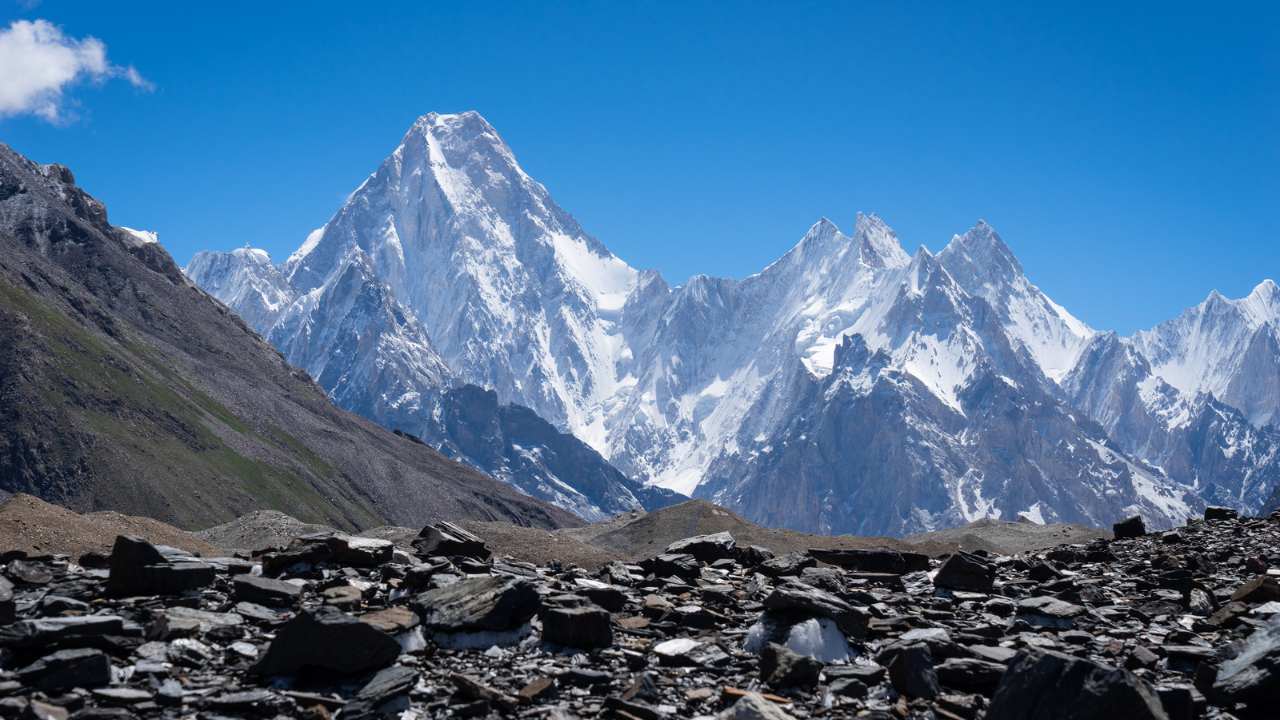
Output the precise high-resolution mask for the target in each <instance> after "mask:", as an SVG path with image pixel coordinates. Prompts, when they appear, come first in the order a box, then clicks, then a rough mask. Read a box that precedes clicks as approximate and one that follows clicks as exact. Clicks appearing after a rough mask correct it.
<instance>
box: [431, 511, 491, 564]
mask: <svg viewBox="0 0 1280 720" xmlns="http://www.w3.org/2000/svg"><path fill="white" fill-rule="evenodd" d="M413 549H414V551H415V552H417V553H418V555H419V556H420V557H424V558H425V557H433V556H441V557H447V558H452V557H468V558H474V559H476V560H488V559H489V556H490V555H492V554H493V553H491V552H489V548H487V547H485V544H484V541H483V540H481V539H480V538H478V537H476V536H475V535H472V534H471V533H469V532H467V531H466V530H463V529H462V528H460V527H458V526H457V525H454V524H453V523H451V522H443V521H442V522H438V523H436V524H435V525H428V526H427V527H424V528H423V529H422V532H420V533H418V537H416V538H414V540H413Z"/></svg>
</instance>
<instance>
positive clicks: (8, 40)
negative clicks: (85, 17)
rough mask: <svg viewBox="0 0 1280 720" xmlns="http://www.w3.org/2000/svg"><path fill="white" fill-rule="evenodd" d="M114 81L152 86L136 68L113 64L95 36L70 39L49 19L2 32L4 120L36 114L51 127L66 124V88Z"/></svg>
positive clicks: (15, 25)
mask: <svg viewBox="0 0 1280 720" xmlns="http://www.w3.org/2000/svg"><path fill="white" fill-rule="evenodd" d="M115 77H122V78H124V79H126V80H128V81H129V82H130V83H132V84H133V85H135V86H136V87H140V88H143V89H146V90H150V89H151V87H152V86H151V83H149V82H147V81H146V80H144V79H143V77H142V76H141V75H139V74H138V71H137V70H134V69H133V68H132V67H127V68H122V67H119V66H117V65H112V64H111V63H110V62H108V61H107V46H106V45H105V44H104V43H103V42H102V41H101V40H99V39H97V38H95V37H86V38H84V39H83V40H77V39H75V38H72V37H67V36H66V35H65V34H63V32H62V28H60V27H58V26H57V25H54V24H53V23H51V22H49V21H47V20H36V21H35V22H31V21H29V20H17V21H15V22H13V23H12V24H11V25H9V27H8V28H7V29H5V30H0V118H3V117H9V116H13V115H23V114H26V113H31V114H34V115H38V116H40V117H42V118H44V119H45V120H48V121H49V122H60V121H63V120H66V119H68V116H67V113H66V110H65V107H64V105H65V104H66V101H65V100H64V98H63V95H62V91H63V89H65V88H67V87H69V86H71V85H74V84H75V83H77V82H80V81H82V80H89V81H92V82H105V81H106V80H107V79H109V78H115Z"/></svg>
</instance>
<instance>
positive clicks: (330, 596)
mask: <svg viewBox="0 0 1280 720" xmlns="http://www.w3.org/2000/svg"><path fill="white" fill-rule="evenodd" d="M320 596H321V597H322V598H324V601H323V602H324V604H325V605H333V606H334V607H340V608H352V607H355V606H356V605H359V604H360V601H361V600H363V599H364V594H363V593H361V592H360V588H356V587H352V586H350V585H338V586H336V587H331V588H326V589H325V591H324V592H322V593H321V594H320Z"/></svg>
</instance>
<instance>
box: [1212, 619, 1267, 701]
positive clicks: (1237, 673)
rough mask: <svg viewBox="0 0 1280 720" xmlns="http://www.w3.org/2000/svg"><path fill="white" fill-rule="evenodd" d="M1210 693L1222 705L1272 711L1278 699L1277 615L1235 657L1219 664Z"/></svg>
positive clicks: (1254, 634) (1251, 637)
mask: <svg viewBox="0 0 1280 720" xmlns="http://www.w3.org/2000/svg"><path fill="white" fill-rule="evenodd" d="M1213 691H1214V693H1215V694H1216V695H1217V697H1218V700H1219V701H1221V702H1223V703H1245V704H1248V705H1250V706H1252V707H1254V708H1255V709H1256V710H1258V711H1261V710H1262V709H1263V707H1264V706H1266V705H1272V709H1274V705H1273V703H1274V702H1275V700H1276V698H1277V697H1280V614H1277V615H1273V616H1272V617H1271V620H1270V621H1269V622H1268V623H1267V624H1266V625H1264V626H1263V627H1261V628H1259V629H1258V631H1257V632H1255V633H1253V635H1250V636H1249V639H1248V640H1247V641H1246V642H1245V643H1244V647H1242V648H1241V649H1240V652H1239V654H1237V655H1236V656H1235V657H1234V658H1231V659H1230V660H1226V661H1224V662H1223V663H1222V665H1221V667H1219V668H1218V677H1217V679H1216V680H1214V682H1213Z"/></svg>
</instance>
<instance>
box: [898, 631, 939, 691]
mask: <svg viewBox="0 0 1280 720" xmlns="http://www.w3.org/2000/svg"><path fill="white" fill-rule="evenodd" d="M889 682H891V683H893V689H894V690H897V691H898V692H899V693H900V694H902V695H906V696H907V697H912V698H917V697H919V698H931V697H934V696H935V695H937V694H938V693H940V692H942V690H941V688H939V687H938V675H937V673H935V672H934V669H933V656H932V655H931V654H930V653H929V648H928V646H926V645H924V644H918V645H911V646H909V647H907V648H904V649H903V650H902V652H900V653H898V656H897V657H895V658H894V659H893V662H891V663H889Z"/></svg>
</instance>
